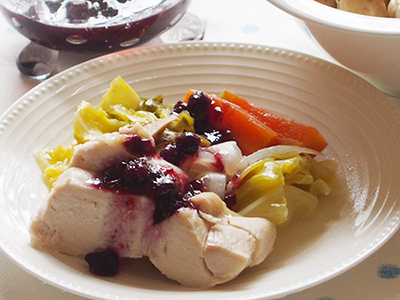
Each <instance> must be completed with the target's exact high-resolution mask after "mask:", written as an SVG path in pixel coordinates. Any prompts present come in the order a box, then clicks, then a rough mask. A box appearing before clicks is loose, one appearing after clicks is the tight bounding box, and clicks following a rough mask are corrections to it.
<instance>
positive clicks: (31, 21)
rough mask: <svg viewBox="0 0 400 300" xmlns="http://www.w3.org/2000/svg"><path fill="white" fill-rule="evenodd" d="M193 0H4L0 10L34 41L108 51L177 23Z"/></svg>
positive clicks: (77, 49)
mask: <svg viewBox="0 0 400 300" xmlns="http://www.w3.org/2000/svg"><path fill="white" fill-rule="evenodd" d="M190 2H191V0H4V1H1V3H0V10H1V11H2V13H3V14H4V15H5V17H6V18H7V19H8V20H9V21H10V23H11V24H12V25H13V27H14V28H15V29H16V30H17V31H18V32H19V33H21V34H22V35H24V36H25V37H27V38H28V39H30V40H31V41H33V42H35V43H37V44H40V45H42V46H45V47H47V48H51V49H55V50H66V51H74V52H87V51H90V52H109V51H117V50H121V49H125V48H128V47H131V46H137V45H140V44H143V43H145V42H148V41H149V40H151V39H153V38H154V37H156V36H158V35H159V34H161V33H162V32H164V31H166V30H167V29H169V28H170V27H172V26H173V25H175V24H176V23H177V22H178V21H179V20H180V19H181V17H182V16H183V15H184V14H185V12H186V11H187V9H188V7H189V5H190Z"/></svg>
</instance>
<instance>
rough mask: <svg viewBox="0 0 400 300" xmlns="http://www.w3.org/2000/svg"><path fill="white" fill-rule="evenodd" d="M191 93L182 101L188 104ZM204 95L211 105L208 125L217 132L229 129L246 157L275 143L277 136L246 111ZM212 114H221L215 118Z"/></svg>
mask: <svg viewBox="0 0 400 300" xmlns="http://www.w3.org/2000/svg"><path fill="white" fill-rule="evenodd" d="M193 93H195V91H194V90H191V91H189V92H188V93H187V94H186V95H185V98H184V100H183V101H184V102H189V101H190V96H191V95H192V94H193ZM204 94H205V95H206V96H207V97H208V98H209V99H210V105H212V111H211V113H210V116H209V122H210V124H212V125H213V127H214V128H215V129H217V130H221V131H223V130H228V129H229V130H230V131H231V132H232V135H233V136H234V137H235V140H236V142H237V144H238V146H239V148H240V149H241V150H242V152H243V154H245V155H248V154H250V153H253V152H254V151H257V150H259V149H262V148H265V147H268V146H272V145H275V144H276V143H277V137H278V134H277V133H276V132H275V131H273V130H272V129H271V128H269V127H268V126H267V125H265V124H263V123H262V122H261V121H259V120H258V119H257V118H255V117H253V116H252V115H251V114H249V113H248V112H247V111H245V110H244V109H242V108H241V107H239V106H238V105H236V104H233V103H230V102H229V101H225V100H223V99H220V98H217V97H215V96H214V95H210V94H206V93H204ZM212 112H221V113H218V117H215V116H213V113H212Z"/></svg>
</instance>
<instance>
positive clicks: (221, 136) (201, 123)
mask: <svg viewBox="0 0 400 300" xmlns="http://www.w3.org/2000/svg"><path fill="white" fill-rule="evenodd" d="M184 110H186V111H188V112H189V114H190V116H191V117H192V118H193V119H194V129H195V131H196V133H198V134H201V135H204V136H205V138H206V139H207V140H208V141H209V142H210V143H211V144H213V145H215V144H218V143H222V142H226V141H233V140H234V137H233V135H232V133H231V131H230V130H228V129H223V128H218V126H216V124H217V123H218V120H220V119H221V115H222V114H223V112H222V111H221V109H220V107H218V106H216V105H215V102H214V100H213V99H212V98H210V97H209V96H208V95H207V94H206V93H204V92H202V91H199V92H194V93H193V94H191V95H190V97H189V99H188V101H187V102H183V101H178V102H177V103H176V104H175V106H174V112H176V113H180V112H182V111H184Z"/></svg>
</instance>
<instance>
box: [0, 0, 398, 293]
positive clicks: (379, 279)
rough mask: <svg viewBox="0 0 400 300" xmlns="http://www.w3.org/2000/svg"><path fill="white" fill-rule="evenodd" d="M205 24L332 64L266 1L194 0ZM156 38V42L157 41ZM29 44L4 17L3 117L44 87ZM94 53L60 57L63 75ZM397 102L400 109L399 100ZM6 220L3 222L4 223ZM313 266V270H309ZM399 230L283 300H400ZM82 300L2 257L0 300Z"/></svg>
mask: <svg viewBox="0 0 400 300" xmlns="http://www.w3.org/2000/svg"><path fill="white" fill-rule="evenodd" d="M189 11H190V12H192V13H195V14H197V15H198V16H199V17H200V18H201V19H202V20H203V22H204V24H205V27H206V34H205V37H204V40H206V41H210V42H213V41H223V42H241V43H252V44H261V45H267V46H274V47H280V48H286V49H291V50H296V51H299V52H304V53H307V54H310V55H313V56H317V57H320V58H322V59H326V60H329V61H332V62H333V60H332V59H331V58H330V57H329V56H328V55H327V54H326V53H325V52H324V51H323V50H322V49H321V48H320V46H319V45H317V44H316V43H315V42H314V41H313V40H312V39H311V38H310V36H309V35H308V34H307V32H306V31H305V30H304V28H303V27H302V24H301V23H300V22H298V21H297V20H295V19H294V18H292V17H291V16H289V15H287V14H285V13H283V12H281V11H279V10H278V9H276V8H275V7H273V6H272V5H270V4H269V3H267V2H266V1H265V0H246V1H241V0H193V3H192V5H191V7H190V9H189ZM157 42H158V41H157V40H155V41H153V42H152V43H157ZM27 43H28V40H27V39H25V38H24V37H22V36H21V35H19V34H18V33H17V32H16V31H15V30H14V29H12V27H11V26H10V25H9V24H8V23H7V22H6V21H5V19H4V18H3V17H2V16H0V91H1V97H0V114H3V113H4V112H5V111H6V110H7V108H8V107H9V106H10V105H12V104H13V103H14V102H15V101H16V100H17V99H18V98H19V97H21V96H22V95H23V94H24V93H26V92H27V91H28V90H29V89H31V88H33V87H34V86H35V85H37V84H38V83H39V81H35V80H32V79H29V78H27V77H25V76H23V75H21V74H20V73H19V71H18V69H17V67H16V65H15V60H16V57H17V55H18V52H19V50H20V49H21V48H23V47H24V46H25V45H26V44H27ZM92 57H94V56H93V55H89V54H85V55H78V54H72V53H60V58H59V65H58V71H62V70H64V69H66V68H68V67H70V66H73V65H75V64H78V63H80V62H83V61H85V60H88V59H90V58H92ZM392 101H395V102H396V104H397V105H398V107H399V108H400V105H399V102H400V101H398V100H396V99H392ZM0 222H1V220H0ZM310 268H312V266H310ZM399 275H400V232H399V233H397V234H395V235H394V237H392V239H391V240H389V242H388V243H386V244H385V245H384V246H383V247H382V248H380V249H379V250H378V251H377V252H375V253H374V254H372V256H370V257H369V258H367V259H366V260H365V261H363V262H362V263H361V264H359V265H358V266H356V267H354V268H353V269H351V270H349V271H347V272H345V273H343V274H341V275H339V276H337V277H335V278H333V279H331V280H329V281H327V282H325V283H322V284H320V285H318V286H315V287H312V288H309V289H307V290H305V291H302V292H298V293H296V294H292V295H289V296H287V297H285V298H283V299H284V300H377V299H379V300H380V299H382V300H395V299H400V276H399ZM11 299H13V300H25V299H29V300H43V299H46V300H47V299H57V300H78V299H84V298H82V297H79V296H76V295H73V294H70V293H66V292H61V291H59V290H58V289H57V288H54V287H52V286H50V285H48V284H44V283H42V282H40V281H39V280H37V279H36V278H35V277H33V276H31V275H29V274H27V273H25V272H24V271H23V270H21V269H19V268H18V267H17V266H16V265H14V264H13V263H12V262H11V261H9V260H8V259H7V258H6V257H5V256H4V255H3V254H1V253H0V300H11ZM171 300H172V299H171Z"/></svg>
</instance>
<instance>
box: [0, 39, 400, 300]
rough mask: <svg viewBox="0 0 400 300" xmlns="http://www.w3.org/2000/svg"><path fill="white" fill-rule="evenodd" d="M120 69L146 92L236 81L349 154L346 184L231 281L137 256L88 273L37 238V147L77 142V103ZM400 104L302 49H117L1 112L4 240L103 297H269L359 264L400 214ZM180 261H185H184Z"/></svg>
mask: <svg viewBox="0 0 400 300" xmlns="http://www.w3.org/2000/svg"><path fill="white" fill-rule="evenodd" d="M118 75H121V76H122V77H123V78H124V79H125V80H126V81H127V82H128V83H129V84H130V85H131V86H132V87H133V88H134V89H135V90H136V91H137V92H138V93H139V94H140V95H141V96H144V97H151V96H155V95H158V94H160V93H161V94H163V95H164V96H165V98H166V99H167V101H169V102H171V103H172V102H175V101H176V100H179V99H181V98H182V97H183V95H184V94H185V93H186V91H187V90H188V89H189V88H195V89H203V90H205V91H208V92H213V93H220V92H221V91H222V90H223V89H229V90H231V91H232V92H235V93H237V94H239V95H242V96H244V97H245V98H247V99H248V100H250V101H252V102H254V103H256V104H259V105H262V106H264V107H267V108H269V109H270V110H271V111H273V112H275V113H279V114H281V115H283V116H286V117H292V118H294V119H296V120H298V121H300V122H303V123H307V124H310V125H313V126H316V127H317V128H318V129H319V130H320V131H321V132H322V134H323V135H324V136H325V137H326V139H327V141H328V143H329V146H328V147H327V149H326V150H325V153H326V155H327V157H328V158H333V159H335V160H336V161H338V163H339V166H340V167H339V172H338V176H339V178H340V188H341V189H340V192H339V193H338V194H336V195H332V196H331V197H329V198H328V199H324V200H323V201H321V202H320V205H319V207H318V210H317V212H316V213H315V214H314V215H313V216H312V217H310V218H309V219H307V220H306V221H304V222H301V223H298V224H296V226H288V227H287V228H284V229H282V230H280V231H279V232H278V238H277V242H276V245H275V249H274V251H273V253H272V254H271V255H270V256H269V257H268V258H267V260H266V261H265V262H264V263H263V264H261V265H260V266H257V267H253V268H250V269H247V270H245V271H244V272H243V273H242V274H241V275H240V276H239V277H238V278H237V279H235V280H233V281H232V282H230V283H227V284H224V285H221V286H217V287H215V288H212V289H209V290H194V289H190V288H186V287H183V286H180V285H178V284H176V283H174V282H172V281H169V280H167V279H166V278H164V277H163V276H162V275H160V274H159V273H158V271H157V270H156V269H155V268H154V267H152V266H151V265H150V264H149V263H148V262H147V261H144V260H138V261H137V262H136V263H135V264H134V265H133V266H132V267H131V268H129V269H125V270H124V271H123V272H122V273H121V274H119V275H118V276H117V277H115V278H111V279H105V278H97V277H94V276H92V275H90V274H89V273H88V272H87V270H86V263H85V262H84V261H83V260H82V259H77V258H74V257H69V256H66V255H61V254H50V253H47V252H40V251H38V250H35V249H33V248H31V246H30V244H29V234H28V229H27V228H28V225H29V220H30V218H31V216H32V215H33V214H35V212H36V210H37V208H38V206H39V204H40V203H41V202H42V201H43V199H44V198H45V196H46V193H47V190H46V187H45V186H44V184H43V182H42V179H41V173H40V170H39V167H38V166H37V164H36V162H35V160H34V158H33V156H32V152H33V151H34V150H35V149H38V148H43V147H45V146H54V145H58V144H60V143H67V142H68V141H70V140H71V135H72V114H73V112H74V111H75V108H76V106H77V105H78V104H79V103H80V102H81V101H82V100H87V101H89V102H91V103H93V104H98V103H100V101H101V95H102V94H103V93H104V92H105V91H106V90H107V89H108V87H109V83H110V81H111V80H112V79H113V78H114V77H116V76H118ZM399 121H400V116H399V112H398V110H397V108H396V107H395V106H394V105H393V104H392V103H391V102H390V101H389V100H388V99H387V98H386V97H385V96H384V95H383V94H381V93H380V92H379V91H378V90H377V89H375V88H374V87H372V86H371V85H370V84H368V83H367V82H366V81H364V80H362V79H360V78H359V77H356V76H355V75H354V74H352V73H350V72H348V71H346V70H344V69H342V68H339V67H337V66H335V65H333V64H330V63H328V62H325V61H322V60H320V59H317V58H313V57H310V56H307V55H304V54H300V53H296V52H293V51H287V50H282V49H273V48H268V47H265V46H255V45H240V44H219V43H218V44H213V43H182V44H172V45H163V46H149V47H143V48H137V49H132V50H128V51H125V52H120V53H115V54H111V55H108V56H105V57H102V58H98V59H95V60H92V61H89V62H86V63H83V64H81V65H79V66H76V67H73V68H71V69H69V70H67V71H65V72H62V73H61V74H58V75H56V76H54V77H53V78H51V79H49V80H47V81H45V82H44V83H42V84H40V85H39V86H37V87H36V88H34V89H33V90H31V91H30V92H29V93H27V94H26V95H25V96H23V97H22V98H21V99H19V100H18V101H17V102H16V103H15V105H13V106H12V107H11V108H10V109H9V110H8V111H7V112H6V113H5V114H4V115H3V116H2V118H1V119H0V147H1V148H0V150H1V152H0V153H1V156H0V206H1V210H0V220H1V222H0V246H1V249H2V250H3V251H4V253H5V254H6V255H7V256H8V257H9V258H11V259H12V260H13V261H14V262H16V263H17V264H18V265H19V266H20V267H22V268H23V269H25V270H26V271H28V272H29V273H31V274H33V275H35V276H37V277H38V278H39V279H40V280H42V281H44V282H47V283H50V284H52V285H55V286H57V287H58V288H60V289H62V290H66V291H69V292H72V293H76V294H79V295H82V296H86V297H90V298H96V299H140V300H143V299H154V300H163V299H175V300H183V299H184V300H187V299H192V300H200V299H201V300H206V299H207V300H209V299H230V300H235V299H241V300H245V299H261V298H262V299H270V298H276V297H281V296H284V295H287V294H290V293H293V292H296V291H299V290H302V289H304V288H307V287H310V286H313V285H316V284H318V283H321V282H323V281H325V280H328V279H330V278H332V277H333V276H336V275H338V274H340V273H341V272H343V271H345V270H347V269H349V268H350V267H353V266H354V265H356V264H357V263H359V262H360V261H362V260H363V259H365V258H366V257H367V256H369V255H370V254H371V253H372V252H374V251H375V250H376V249H378V248H379V247H380V246H382V244H384V243H385V242H386V241H387V240H388V239H389V237H390V236H392V235H393V233H394V232H395V231H396V230H397V228H398V226H399V206H400V201H399V191H400V189H399V188H400V184H399V174H398V171H399V170H400V158H399V153H400V143H399V136H400V125H399V123H400V122H399ZM177 267H179V266H177Z"/></svg>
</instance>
